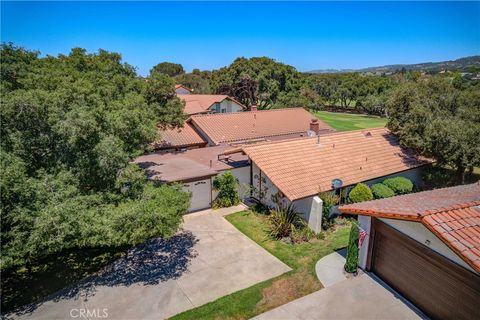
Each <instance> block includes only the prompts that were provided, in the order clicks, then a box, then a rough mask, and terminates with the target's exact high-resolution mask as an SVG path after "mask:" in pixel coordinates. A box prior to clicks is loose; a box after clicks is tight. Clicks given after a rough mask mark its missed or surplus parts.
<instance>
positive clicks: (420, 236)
mask: <svg viewBox="0 0 480 320" xmlns="http://www.w3.org/2000/svg"><path fill="white" fill-rule="evenodd" d="M380 220H381V221H382V222H384V223H385V224H387V225H389V226H391V227H392V228H394V229H396V230H398V231H400V232H401V233H403V234H405V235H406V236H408V237H410V238H412V239H413V240H415V241H417V242H419V243H421V244H423V245H425V246H427V247H429V248H430V249H432V250H433V251H435V252H437V253H438V254H440V255H442V256H444V257H445V258H447V259H449V260H451V261H453V262H455V263H456V264H458V265H460V266H462V267H464V268H466V269H468V270H470V271H473V272H475V271H474V270H473V269H472V268H471V267H470V266H469V265H468V264H467V263H466V262H465V261H463V260H462V259H461V258H460V257H459V256H458V255H457V254H456V253H455V252H453V251H452V250H451V249H450V248H449V247H448V246H447V245H446V244H445V243H443V242H442V240H440V239H439V238H438V237H437V236H436V235H434V234H433V233H432V232H430V230H428V229H427V228H426V227H425V226H424V225H423V224H422V223H420V222H415V221H405V220H396V219H386V218H380ZM358 222H359V224H360V227H361V228H362V229H363V230H365V231H366V232H367V235H368V236H367V238H365V241H364V242H363V244H362V247H361V248H360V254H359V266H360V268H362V269H365V266H366V262H367V254H368V243H369V240H370V226H371V218H370V217H368V216H358Z"/></svg>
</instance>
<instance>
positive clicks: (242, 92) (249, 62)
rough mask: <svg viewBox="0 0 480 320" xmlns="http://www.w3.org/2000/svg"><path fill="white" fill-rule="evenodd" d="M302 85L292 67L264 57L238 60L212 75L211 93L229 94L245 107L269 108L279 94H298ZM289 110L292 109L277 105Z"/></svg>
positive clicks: (299, 75)
mask: <svg viewBox="0 0 480 320" xmlns="http://www.w3.org/2000/svg"><path fill="white" fill-rule="evenodd" d="M301 84H302V76H301V74H300V73H299V72H298V71H297V70H295V68H294V67H292V66H289V65H286V64H283V63H280V62H276V61H275V60H273V59H270V58H267V57H260V58H251V59H246V58H238V59H236V60H235V61H234V62H233V63H232V64H231V65H229V66H228V67H225V68H221V69H220V70H218V71H216V72H214V73H213V74H212V84H211V87H212V90H213V91H214V92H216V93H219V94H228V95H230V96H233V97H235V98H236V99H237V100H239V101H240V102H242V103H243V104H245V105H247V106H251V105H253V104H257V105H259V107H260V108H268V107H271V106H272V105H274V104H275V103H277V102H278V101H279V98H280V96H281V95H282V94H287V93H290V92H297V91H298V90H299V89H300V87H301ZM277 106H278V107H291V105H288V104H287V105H282V106H280V105H277Z"/></svg>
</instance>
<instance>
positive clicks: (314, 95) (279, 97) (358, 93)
mask: <svg viewBox="0 0 480 320" xmlns="http://www.w3.org/2000/svg"><path fill="white" fill-rule="evenodd" d="M166 65H169V64H168V63H160V64H158V65H157V66H155V67H154V68H153V69H152V70H151V74H153V73H156V72H158V71H159V70H162V69H165V68H164V66H166ZM171 69H172V68H171V67H169V68H168V69H165V70H164V71H162V73H164V74H169V75H172V72H171V71H170V70H171ZM175 69H176V70H181V72H177V73H175V74H174V75H173V76H174V79H175V81H176V82H177V83H181V84H183V85H185V86H187V87H189V88H191V89H193V90H194V93H205V94H227V95H230V96H233V97H235V98H236V99H237V100H238V101H240V102H242V103H243V104H245V105H247V106H248V107H250V106H251V105H254V104H255V105H257V106H258V108H259V109H270V108H288V107H305V108H307V109H312V110H324V109H328V110H331V109H333V110H335V109H339V110H343V111H352V112H360V113H366V114H372V115H380V116H385V115H386V111H387V110H386V107H385V105H386V102H387V99H388V97H389V96H390V95H391V93H392V90H394V89H395V88H396V87H398V86H400V85H401V84H403V83H407V82H414V83H417V82H418V81H421V80H425V79H428V78H431V77H434V78H436V77H441V78H445V79H446V80H447V81H450V82H452V83H453V84H455V85H456V86H457V87H461V86H465V85H471V83H475V82H474V81H469V80H468V79H465V78H463V77H462V76H461V74H460V73H458V72H457V73H455V72H449V73H447V74H445V75H442V76H440V75H437V76H432V75H429V74H426V73H422V72H420V71H416V70H412V71H407V70H400V71H399V72H397V73H394V74H392V75H389V76H387V75H380V76H379V75H374V74H361V73H355V72H351V73H332V74H320V73H302V72H299V71H297V70H296V69H295V68H294V67H292V66H289V65H286V64H283V63H280V62H277V61H275V60H273V59H270V58H267V57H260V58H250V59H246V58H238V59H235V61H234V62H233V63H232V64H230V65H229V66H227V67H223V68H220V69H218V70H213V71H200V70H199V69H194V70H193V71H192V73H184V72H183V67H182V66H181V65H177V66H176V68H175Z"/></svg>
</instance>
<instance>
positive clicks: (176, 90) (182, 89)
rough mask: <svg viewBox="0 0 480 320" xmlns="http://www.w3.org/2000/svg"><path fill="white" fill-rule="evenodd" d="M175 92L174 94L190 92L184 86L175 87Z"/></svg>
mask: <svg viewBox="0 0 480 320" xmlns="http://www.w3.org/2000/svg"><path fill="white" fill-rule="evenodd" d="M175 93H176V94H190V91H189V90H187V89H185V88H182V87H180V88H177V89H175Z"/></svg>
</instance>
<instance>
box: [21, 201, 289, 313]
mask: <svg viewBox="0 0 480 320" xmlns="http://www.w3.org/2000/svg"><path fill="white" fill-rule="evenodd" d="M244 209H245V207H243V206H237V207H232V208H226V209H220V210H205V211H201V212H196V213H192V214H189V215H186V216H185V217H184V224H183V231H181V232H179V233H178V234H176V235H175V236H174V237H172V239H170V240H169V241H164V240H162V239H153V240H151V241H148V242H146V243H144V244H142V245H140V246H137V247H135V248H134V249H132V250H131V251H130V252H129V254H128V256H127V257H124V258H122V259H119V260H118V261H116V262H115V263H113V264H112V265H110V266H109V267H107V268H106V269H105V270H103V271H102V272H101V273H100V274H99V275H97V276H95V277H91V278H88V279H85V280H84V281H82V282H80V283H78V284H77V285H75V286H73V287H71V288H69V289H67V290H64V291H62V292H60V293H58V294H56V295H55V296H53V297H51V298H50V299H48V300H47V301H45V302H44V303H42V304H39V305H32V306H30V308H28V309H26V310H24V311H23V312H20V313H19V314H17V315H15V316H14V317H15V318H17V317H18V318H22V319H23V318H28V319H70V318H92V319H93V318H99V316H98V315H100V316H103V317H102V318H107V319H162V318H168V317H171V316H173V315H175V314H177V313H180V312H182V311H185V310H188V309H191V308H194V307H197V306H200V305H203V304H205V303H207V302H210V301H213V300H216V299H218V298H220V297H222V296H224V295H227V294H230V293H233V292H235V291H238V290H241V289H244V288H247V287H250V286H252V285H254V284H256V283H258V282H261V281H265V280H267V279H270V278H272V277H276V276H278V275H280V274H282V273H284V272H287V271H289V270H290V268H289V267H288V266H287V265H285V264H284V263H282V262H281V261H280V260H278V259H277V258H275V257H274V256H272V255H271V254H269V253H268V252H267V251H265V250H264V249H263V248H262V247H260V246H259V245H258V244H256V243H255V242H253V241H252V240H250V239H249V238H247V237H246V236H245V235H243V234H242V233H241V232H239V231H238V230H237V229H236V228H235V227H233V225H231V224H230V223H229V222H228V221H226V220H225V219H224V217H223V216H224V215H227V214H230V213H233V212H238V211H242V210H244ZM81 310H84V311H83V314H84V315H85V314H86V315H87V317H85V316H84V317H82V316H80V313H81V312H82V311H81ZM87 311H88V312H90V313H89V314H90V316H88V313H86V312H87ZM92 312H94V313H95V315H94V316H92ZM105 313H106V314H107V317H105Z"/></svg>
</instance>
